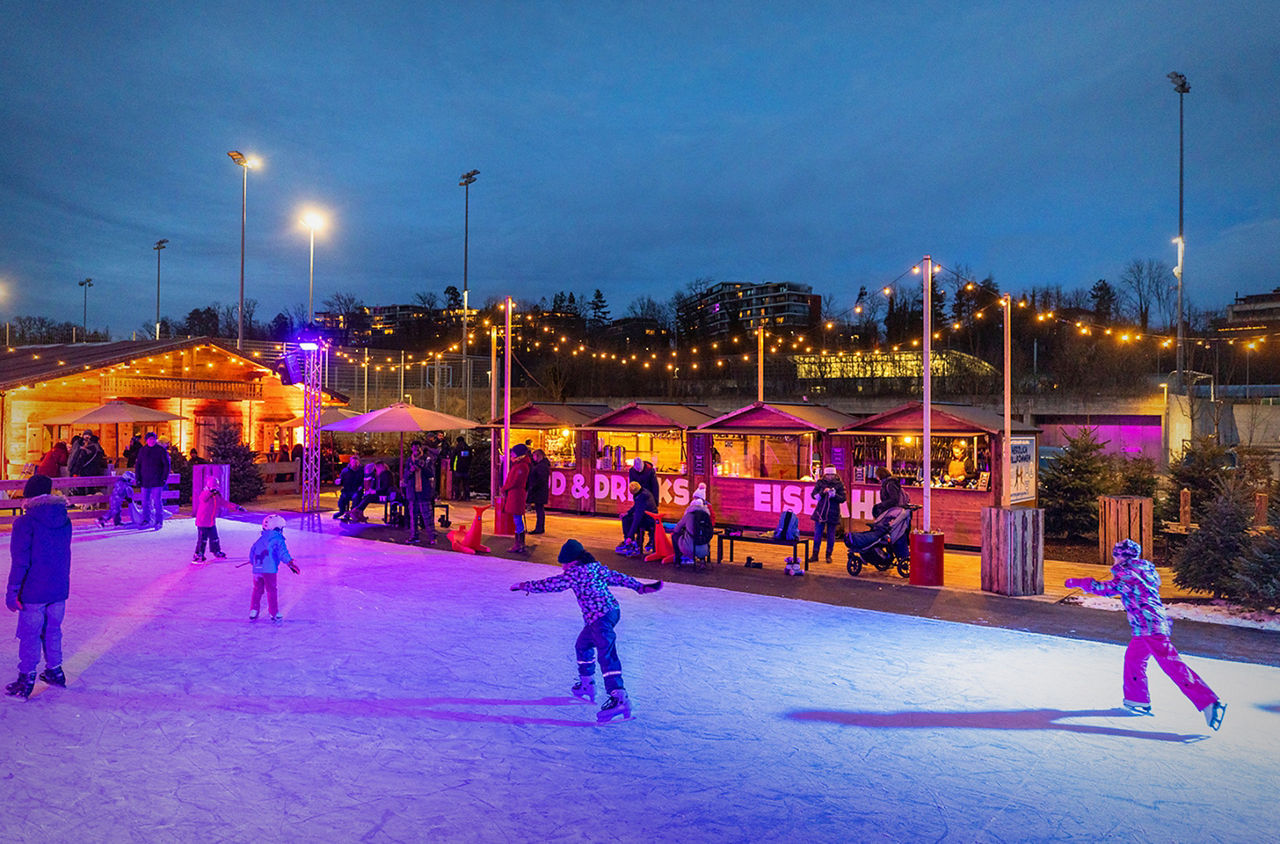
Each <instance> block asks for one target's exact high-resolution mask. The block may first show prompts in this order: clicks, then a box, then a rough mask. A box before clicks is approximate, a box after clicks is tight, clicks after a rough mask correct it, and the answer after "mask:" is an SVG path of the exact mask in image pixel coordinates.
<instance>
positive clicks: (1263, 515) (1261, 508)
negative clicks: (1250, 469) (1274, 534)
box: [1253, 492, 1267, 528]
mask: <svg viewBox="0 0 1280 844" xmlns="http://www.w3.org/2000/svg"><path fill="white" fill-rule="evenodd" d="M1253 526H1254V527H1259V528H1263V527H1266V526H1267V494H1266V493H1265V492H1255V493H1254V494H1253Z"/></svg>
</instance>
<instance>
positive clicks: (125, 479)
mask: <svg viewBox="0 0 1280 844" xmlns="http://www.w3.org/2000/svg"><path fill="white" fill-rule="evenodd" d="M137 482H138V478H137V476H136V475H134V473H133V470H129V471H127V472H125V473H124V474H123V475H121V476H120V477H119V478H117V479H116V483H115V486H113V487H111V500H110V502H109V503H108V505H107V512H106V513H105V514H103V515H102V516H100V517H98V527H100V528H105V527H106V526H107V521H108V520H109V521H110V522H111V523H112V524H114V525H115V526H116V527H120V525H121V523H122V519H121V516H122V515H123V513H124V511H126V510H128V511H129V520H130V522H131V523H132V524H135V525H136V524H137V523H138V508H137V506H136V505H135V504H134V503H133V486H134V484H136V483H137Z"/></svg>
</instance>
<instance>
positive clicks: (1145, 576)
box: [1063, 539, 1227, 730]
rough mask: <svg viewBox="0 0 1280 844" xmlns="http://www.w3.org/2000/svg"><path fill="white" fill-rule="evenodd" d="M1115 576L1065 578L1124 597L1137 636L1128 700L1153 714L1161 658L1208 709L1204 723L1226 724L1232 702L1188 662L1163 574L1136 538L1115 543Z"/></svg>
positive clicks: (1128, 663)
mask: <svg viewBox="0 0 1280 844" xmlns="http://www.w3.org/2000/svg"><path fill="white" fill-rule="evenodd" d="M1111 559H1112V560H1113V561H1114V563H1113V565H1112V566H1111V574H1112V578H1111V579H1110V580H1103V581H1099V580H1094V579H1093V578H1092V577H1072V578H1068V579H1067V581H1066V582H1065V583H1064V584H1063V585H1065V586H1066V587H1067V588H1068V589H1075V588H1079V589H1083V590H1084V591H1086V592H1091V593H1093V594H1094V595H1106V596H1109V597H1112V598H1119V599H1120V601H1121V603H1123V604H1124V611H1125V613H1126V614H1127V615H1128V616H1129V626H1130V627H1131V628H1133V638H1132V639H1130V640H1129V647H1128V649H1127V650H1126V651H1125V652H1124V706H1125V708H1126V709H1128V710H1130V711H1131V712H1136V713H1138V714H1139V715H1150V714H1152V713H1151V694H1150V692H1148V690H1147V660H1148V658H1150V657H1153V656H1154V657H1155V658H1156V664H1157V665H1159V666H1160V667H1161V668H1163V669H1164V673H1165V674H1168V675H1169V679H1170V680H1173V682H1174V683H1175V684H1176V685H1177V686H1178V688H1179V689H1180V690H1181V691H1182V693H1183V694H1184V695H1186V696H1187V697H1188V698H1190V700H1191V703H1192V704H1193V705H1194V706H1195V708H1196V709H1198V710H1200V711H1201V712H1202V713H1204V720H1205V723H1206V724H1208V725H1209V726H1210V727H1211V728H1213V729H1215V730H1216V729H1218V728H1219V727H1221V726H1222V717H1223V715H1224V714H1226V711H1227V705H1226V704H1225V703H1223V702H1222V701H1220V700H1218V696H1217V695H1216V694H1214V693H1213V690H1212V689H1210V688H1209V686H1208V685H1207V684H1206V683H1205V682H1204V680H1201V679H1200V677H1199V675H1197V674H1196V673H1195V672H1194V671H1192V670H1191V669H1190V668H1188V667H1187V665H1186V664H1185V663H1184V662H1183V661H1182V657H1181V656H1179V655H1178V651H1177V650H1175V649H1174V647H1173V642H1171V641H1170V640H1169V632H1170V629H1171V625H1170V624H1169V616H1168V615H1167V614H1165V610H1164V604H1163V603H1162V602H1161V601H1160V575H1159V573H1158V572H1157V571H1156V567H1155V566H1154V565H1152V564H1151V563H1150V561H1148V560H1144V559H1142V546H1141V545H1139V544H1138V543H1136V542H1134V541H1133V540H1132V539H1122V540H1120V541H1119V542H1117V543H1116V545H1115V547H1114V548H1112V549H1111Z"/></svg>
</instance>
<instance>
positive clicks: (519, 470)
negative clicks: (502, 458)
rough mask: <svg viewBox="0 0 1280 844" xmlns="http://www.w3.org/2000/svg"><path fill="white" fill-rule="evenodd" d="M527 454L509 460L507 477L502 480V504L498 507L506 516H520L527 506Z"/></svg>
mask: <svg viewBox="0 0 1280 844" xmlns="http://www.w3.org/2000/svg"><path fill="white" fill-rule="evenodd" d="M528 485H529V455H528V454H522V455H520V456H519V457H517V458H515V459H514V460H512V461H511V466H510V467H509V468H508V469H507V479H506V480H505V481H503V482H502V504H500V505H499V507H498V509H499V510H501V511H502V512H503V513H506V514H507V515H508V516H520V515H523V514H524V511H525V508H526V507H528V498H527V492H526V490H527V488H528Z"/></svg>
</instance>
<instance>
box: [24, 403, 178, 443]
mask: <svg viewBox="0 0 1280 844" xmlns="http://www.w3.org/2000/svg"><path fill="white" fill-rule="evenodd" d="M180 419H182V417H181V416H179V415H178V414H176V413H169V412H167V411H164V410H153V409H152V408H149V407H142V406H140V405H136V404H129V403H128V402H125V401H120V400H119V399H115V400H114V401H109V402H107V403H106V404H100V405H98V406H97V407H91V408H88V409H87V410H72V411H68V412H67V413H60V414H58V415H57V416H51V417H49V418H48V419H46V420H44V422H42V423H41V424H42V425H115V426H116V447H117V448H119V447H120V426H121V425H122V424H125V423H128V424H134V423H140V424H146V423H149V422H173V421H175V420H180Z"/></svg>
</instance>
